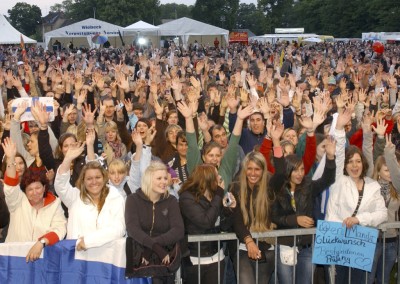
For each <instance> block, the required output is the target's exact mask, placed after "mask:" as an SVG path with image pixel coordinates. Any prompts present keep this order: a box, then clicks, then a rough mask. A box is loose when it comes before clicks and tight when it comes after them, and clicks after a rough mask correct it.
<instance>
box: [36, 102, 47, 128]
mask: <svg viewBox="0 0 400 284" xmlns="http://www.w3.org/2000/svg"><path fill="white" fill-rule="evenodd" d="M31 113H32V115H33V117H34V118H35V120H37V121H38V122H39V123H40V126H41V127H44V128H47V123H48V122H49V117H50V113H49V112H47V111H46V105H45V104H41V103H40V102H39V101H36V102H34V103H33V104H32V106H31Z"/></svg>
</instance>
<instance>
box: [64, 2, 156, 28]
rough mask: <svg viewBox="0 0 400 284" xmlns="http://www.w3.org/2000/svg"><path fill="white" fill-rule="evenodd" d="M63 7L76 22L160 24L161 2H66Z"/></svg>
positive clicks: (125, 24)
mask: <svg viewBox="0 0 400 284" xmlns="http://www.w3.org/2000/svg"><path fill="white" fill-rule="evenodd" d="M62 5H63V9H64V12H65V13H66V16H67V17H68V18H70V19H72V20H74V21H82V20H85V19H87V18H88V17H96V19H99V20H103V21H106V22H109V23H112V24H115V25H120V26H127V25H130V24H132V23H134V22H137V21H139V20H143V21H145V22H148V23H151V24H153V23H154V24H158V23H159V7H160V1H159V0H65V1H63V2H62Z"/></svg>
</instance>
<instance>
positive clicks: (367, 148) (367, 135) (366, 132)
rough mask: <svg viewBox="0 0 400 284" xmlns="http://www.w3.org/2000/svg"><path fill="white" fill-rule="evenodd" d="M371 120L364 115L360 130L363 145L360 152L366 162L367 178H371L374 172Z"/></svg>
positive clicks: (369, 116) (367, 115)
mask: <svg viewBox="0 0 400 284" xmlns="http://www.w3.org/2000/svg"><path fill="white" fill-rule="evenodd" d="M371 123H372V118H371V115H370V114H366V115H364V117H363V120H362V124H361V127H362V130H363V143H362V152H363V154H364V156H365V158H366V159H367V162H368V171H367V176H369V177H372V174H373V172H374V160H373V158H372V140H373V133H372V130H371Z"/></svg>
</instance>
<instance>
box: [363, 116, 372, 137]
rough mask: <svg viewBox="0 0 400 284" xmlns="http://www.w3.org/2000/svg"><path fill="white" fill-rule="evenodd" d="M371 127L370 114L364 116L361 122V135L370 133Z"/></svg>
mask: <svg viewBox="0 0 400 284" xmlns="http://www.w3.org/2000/svg"><path fill="white" fill-rule="evenodd" d="M371 125H372V117H371V114H370V113H366V114H364V116H363V120H362V122H361V128H362V130H363V133H365V134H367V133H371V132H372V129H371Z"/></svg>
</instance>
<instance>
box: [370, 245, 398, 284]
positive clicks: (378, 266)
mask: <svg viewBox="0 0 400 284" xmlns="http://www.w3.org/2000/svg"><path fill="white" fill-rule="evenodd" d="M388 240H390V242H387V241H388ZM387 241H386V243H385V266H384V269H382V265H383V242H381V241H378V242H377V244H376V250H375V257H374V263H373V265H372V270H371V273H368V283H371V284H372V283H376V284H382V283H389V279H390V271H391V270H392V268H393V265H394V263H395V262H396V257H397V247H398V244H397V239H393V240H392V239H387ZM383 275H385V279H384V282H383V281H382V276H383ZM375 278H376V281H375ZM374 281H375V282H374Z"/></svg>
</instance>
